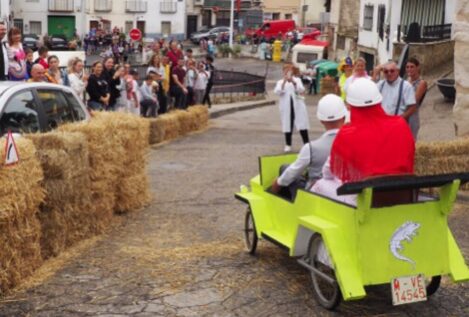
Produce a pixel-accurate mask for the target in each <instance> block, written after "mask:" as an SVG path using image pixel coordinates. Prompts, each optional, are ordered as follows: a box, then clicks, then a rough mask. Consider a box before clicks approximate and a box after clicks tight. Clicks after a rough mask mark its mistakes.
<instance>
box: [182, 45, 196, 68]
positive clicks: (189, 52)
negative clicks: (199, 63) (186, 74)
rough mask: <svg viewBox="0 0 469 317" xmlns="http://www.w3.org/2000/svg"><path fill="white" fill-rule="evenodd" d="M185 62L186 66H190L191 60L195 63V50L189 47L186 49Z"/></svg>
mask: <svg viewBox="0 0 469 317" xmlns="http://www.w3.org/2000/svg"><path fill="white" fill-rule="evenodd" d="M184 62H185V64H186V67H187V66H188V64H189V62H193V63H194V65H195V59H194V52H193V51H192V49H190V48H188V49H187V50H186V55H185V56H184Z"/></svg>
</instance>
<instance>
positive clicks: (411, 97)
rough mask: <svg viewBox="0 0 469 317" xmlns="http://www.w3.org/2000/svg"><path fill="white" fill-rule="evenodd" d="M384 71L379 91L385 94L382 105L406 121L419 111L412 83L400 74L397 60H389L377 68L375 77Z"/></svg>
mask: <svg viewBox="0 0 469 317" xmlns="http://www.w3.org/2000/svg"><path fill="white" fill-rule="evenodd" d="M380 72H382V73H383V74H384V80H381V81H379V82H378V89H379V92H380V93H381V94H382V95H383V101H382V106H383V109H384V111H385V112H386V113H387V114H388V115H391V116H401V117H403V118H404V119H405V120H406V121H409V118H410V116H411V115H412V114H414V113H415V111H417V104H416V101H415V91H414V88H413V87H412V85H411V84H410V83H409V82H408V81H406V80H404V79H402V78H401V77H400V76H399V69H398V68H397V64H396V63H395V62H388V63H386V64H384V65H379V66H377V67H376V68H375V71H374V73H373V78H376V77H377V75H378V74H379V73H380Z"/></svg>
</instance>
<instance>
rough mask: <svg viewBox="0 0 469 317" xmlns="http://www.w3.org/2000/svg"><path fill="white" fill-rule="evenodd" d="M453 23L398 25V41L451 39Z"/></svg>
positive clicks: (424, 41) (419, 41)
mask: <svg viewBox="0 0 469 317" xmlns="http://www.w3.org/2000/svg"><path fill="white" fill-rule="evenodd" d="M452 27H453V25H452V24H438V25H425V26H420V25H419V24H418V23H411V24H410V25H408V26H407V25H398V26H397V42H401V40H404V42H407V43H426V42H436V41H445V40H450V39H451V30H452Z"/></svg>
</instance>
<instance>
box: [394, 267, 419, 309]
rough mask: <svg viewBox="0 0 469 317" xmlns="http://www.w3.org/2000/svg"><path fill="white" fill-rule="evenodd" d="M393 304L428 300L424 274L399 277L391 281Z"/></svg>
mask: <svg viewBox="0 0 469 317" xmlns="http://www.w3.org/2000/svg"><path fill="white" fill-rule="evenodd" d="M391 288H392V304H393V305H402V304H409V303H415V302H421V301H425V300H427V289H426V286H425V277H424V276H423V274H419V275H415V276H406V277H398V278H395V279H393V280H392V281H391Z"/></svg>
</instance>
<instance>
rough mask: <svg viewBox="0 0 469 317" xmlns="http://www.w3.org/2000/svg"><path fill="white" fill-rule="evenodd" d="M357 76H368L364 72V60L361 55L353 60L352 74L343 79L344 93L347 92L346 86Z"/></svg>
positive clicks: (367, 77)
mask: <svg viewBox="0 0 469 317" xmlns="http://www.w3.org/2000/svg"><path fill="white" fill-rule="evenodd" d="M358 78H366V79H369V78H370V76H368V74H367V72H366V60H365V59H364V58H363V57H359V58H357V60H356V61H355V66H354V68H353V74H352V75H351V76H350V77H349V78H347V80H346V81H345V85H344V92H345V94H347V88H348V87H349V86H350V85H351V84H352V83H353V82H354V81H355V80H357V79H358Z"/></svg>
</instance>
